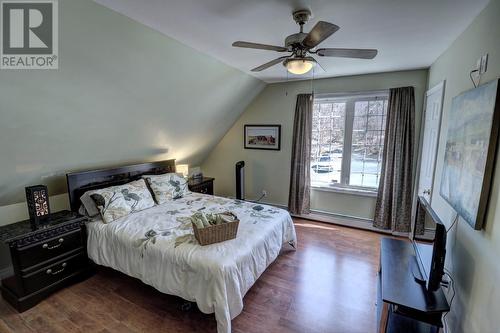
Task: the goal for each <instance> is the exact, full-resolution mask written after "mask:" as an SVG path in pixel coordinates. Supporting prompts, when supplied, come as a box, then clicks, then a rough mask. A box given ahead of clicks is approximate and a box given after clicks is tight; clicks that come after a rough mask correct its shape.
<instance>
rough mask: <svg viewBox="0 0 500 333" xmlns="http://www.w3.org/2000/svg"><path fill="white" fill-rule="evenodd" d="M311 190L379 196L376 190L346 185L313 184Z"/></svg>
mask: <svg viewBox="0 0 500 333" xmlns="http://www.w3.org/2000/svg"><path fill="white" fill-rule="evenodd" d="M311 190H315V191H322V192H334V193H342V194H350V195H357V196H361V197H371V198H376V197H377V191H376V190H364V189H357V188H346V187H336V186H320V185H311Z"/></svg>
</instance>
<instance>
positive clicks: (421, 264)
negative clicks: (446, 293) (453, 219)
mask: <svg viewBox="0 0 500 333" xmlns="http://www.w3.org/2000/svg"><path fill="white" fill-rule="evenodd" d="M415 215H416V216H415V220H414V223H415V224H416V223H417V221H421V222H420V223H424V228H420V229H423V232H421V233H420V234H419V233H417V232H415V229H416V228H415V227H416V225H415V226H414V228H413V232H412V235H411V240H412V243H413V248H414V249H415V260H414V262H413V266H412V272H413V276H414V277H415V280H416V281H417V282H419V283H420V284H422V285H423V286H424V287H425V289H427V290H428V291H436V290H438V289H439V287H440V285H441V281H442V279H443V274H444V260H445V257H446V228H445V226H444V224H443V223H442V221H441V219H440V218H439V217H438V216H437V214H436V212H434V210H433V209H432V208H431V206H430V204H429V203H428V202H427V200H426V199H425V198H424V197H422V196H420V197H418V200H417V212H416V214H415Z"/></svg>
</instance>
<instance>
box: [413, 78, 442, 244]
mask: <svg viewBox="0 0 500 333" xmlns="http://www.w3.org/2000/svg"><path fill="white" fill-rule="evenodd" d="M445 88H446V80H444V81H441V82H439V83H438V84H436V85H435V86H434V87H432V88H431V89H429V90H427V91H426V92H425V96H424V105H423V110H422V111H423V112H422V117H421V119H420V133H419V139H418V141H419V143H418V157H417V168H416V170H415V183H414V184H413V200H412V213H411V219H412V223H411V231H410V233H411V237H412V238H413V235H414V231H415V230H414V227H415V225H414V223H413V221H414V220H415V215H416V203H417V198H418V186H419V181H420V166H421V162H422V148H423V147H422V145H423V141H424V130H425V115H426V112H427V97H428V96H429V95H432V94H433V93H435V92H436V91H439V90H442V91H443V92H442V94H441V113H440V116H439V130H438V135H437V146H436V152H435V162H434V170H433V171H432V186H431V188H432V191H431V194H430V202H429V204H431V206H432V198H433V197H434V181H435V179H436V163H437V155H438V152H439V138H440V135H441V124H442V121H443V106H444V105H443V103H444V94H445Z"/></svg>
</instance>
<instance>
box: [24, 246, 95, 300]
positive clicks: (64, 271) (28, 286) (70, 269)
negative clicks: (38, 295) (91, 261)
mask: <svg viewBox="0 0 500 333" xmlns="http://www.w3.org/2000/svg"><path fill="white" fill-rule="evenodd" d="M87 262H88V258H87V256H86V255H85V253H84V252H78V253H76V254H75V255H73V256H69V257H66V258H64V259H61V260H59V261H58V262H56V263H54V264H51V265H48V266H46V267H43V268H42V269H39V270H38V271H35V272H33V273H30V274H27V275H23V276H22V277H21V279H22V284H23V287H24V292H25V293H32V292H35V291H37V290H40V289H42V288H45V287H48V286H50V285H52V284H54V283H56V282H58V281H60V280H63V279H64V278H66V277H68V276H70V275H73V274H75V273H78V272H80V271H81V270H82V269H83V268H85V267H86V265H87Z"/></svg>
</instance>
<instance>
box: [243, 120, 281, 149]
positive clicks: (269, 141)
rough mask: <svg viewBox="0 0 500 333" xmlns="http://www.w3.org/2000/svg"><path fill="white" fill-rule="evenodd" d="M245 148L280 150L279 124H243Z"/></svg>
mask: <svg viewBox="0 0 500 333" xmlns="http://www.w3.org/2000/svg"><path fill="white" fill-rule="evenodd" d="M243 134H244V140H245V149H264V150H280V148H281V125H245V129H244V133H243Z"/></svg>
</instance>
